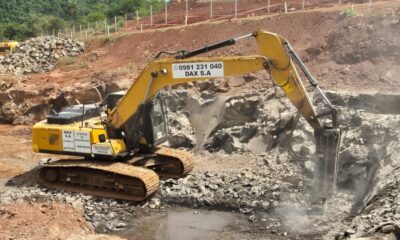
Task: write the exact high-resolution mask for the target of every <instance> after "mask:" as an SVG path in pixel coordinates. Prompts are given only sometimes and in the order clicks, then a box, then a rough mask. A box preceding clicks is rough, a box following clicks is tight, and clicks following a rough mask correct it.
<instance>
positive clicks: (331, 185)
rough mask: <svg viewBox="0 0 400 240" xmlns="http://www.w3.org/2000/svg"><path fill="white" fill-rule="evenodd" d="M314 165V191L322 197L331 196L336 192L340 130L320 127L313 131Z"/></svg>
mask: <svg viewBox="0 0 400 240" xmlns="http://www.w3.org/2000/svg"><path fill="white" fill-rule="evenodd" d="M314 135H315V142H316V149H315V156H316V158H317V159H316V166H315V169H314V181H315V184H316V189H315V190H316V193H317V195H319V197H321V198H323V199H329V198H331V197H332V196H333V195H334V194H335V192H336V180H337V170H338V159H339V146H340V139H341V130H340V129H339V128H321V129H316V130H315V131H314Z"/></svg>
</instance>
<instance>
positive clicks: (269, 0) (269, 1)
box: [267, 0, 271, 14]
mask: <svg viewBox="0 0 400 240" xmlns="http://www.w3.org/2000/svg"><path fill="white" fill-rule="evenodd" d="M270 3H271V0H268V4H267V11H268V14H269V5H270Z"/></svg>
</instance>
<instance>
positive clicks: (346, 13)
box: [340, 8, 357, 18]
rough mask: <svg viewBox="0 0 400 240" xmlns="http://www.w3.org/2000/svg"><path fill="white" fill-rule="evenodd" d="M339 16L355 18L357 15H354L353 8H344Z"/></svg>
mask: <svg viewBox="0 0 400 240" xmlns="http://www.w3.org/2000/svg"><path fill="white" fill-rule="evenodd" d="M340 16H343V17H346V18H347V17H355V16H357V13H356V11H354V9H353V8H346V9H345V10H343V11H342V12H341V13H340Z"/></svg>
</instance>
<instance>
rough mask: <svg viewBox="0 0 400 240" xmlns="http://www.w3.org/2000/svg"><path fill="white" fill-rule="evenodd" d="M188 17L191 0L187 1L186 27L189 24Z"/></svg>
mask: <svg viewBox="0 0 400 240" xmlns="http://www.w3.org/2000/svg"><path fill="white" fill-rule="evenodd" d="M188 16H189V0H186V13H185V25H187V24H188Z"/></svg>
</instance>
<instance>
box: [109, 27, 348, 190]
mask: <svg viewBox="0 0 400 240" xmlns="http://www.w3.org/2000/svg"><path fill="white" fill-rule="evenodd" d="M246 38H255V39H256V41H257V43H258V46H259V55H252V56H237V57H208V58H205V57H200V58H195V56H197V55H199V54H202V53H205V52H209V51H212V50H215V49H218V48H222V47H225V46H229V45H233V44H235V43H236V42H237V41H239V40H243V39H246ZM161 54H162V53H160V54H159V55H158V56H157V58H158V57H159V56H160V55H161ZM295 64H297V66H298V67H299V68H300V70H301V71H302V72H303V73H304V75H305V76H306V77H307V79H308V80H309V83H310V85H312V86H313V87H314V88H315V89H316V90H317V92H318V93H319V94H320V95H321V96H322V98H323V100H324V101H325V103H326V105H327V108H328V110H327V111H325V112H322V113H319V114H317V113H316V111H315V109H314V107H313V104H312V102H311V100H310V97H309V95H308V94H307V91H306V89H305V87H304V84H303V82H302V80H301V78H300V75H299V73H298V71H297V69H296V66H295ZM260 70H266V71H267V72H268V73H269V74H270V77H271V79H272V81H273V82H274V83H275V84H276V85H278V86H279V87H280V88H281V89H282V91H283V92H284V93H285V95H286V96H287V97H288V98H289V100H290V101H291V102H292V103H293V105H294V106H295V107H296V108H297V109H298V111H299V113H300V114H301V115H302V116H303V117H304V118H305V119H306V121H307V122H308V123H309V124H310V125H311V126H312V127H313V128H314V129H315V138H316V158H317V161H316V163H317V167H316V171H315V177H316V180H317V181H316V182H317V184H318V186H317V187H318V189H319V190H318V191H319V192H320V193H321V194H322V195H323V197H329V196H330V195H332V194H333V193H334V192H335V186H336V175H337V162H338V148H339V145H340V135H341V132H340V129H339V127H338V123H337V111H336V109H335V108H334V107H333V106H332V104H331V103H330V101H329V99H328V98H327V97H326V96H325V94H324V93H323V92H322V91H321V89H320V88H319V86H318V82H317V81H316V79H315V78H314V77H313V76H312V74H311V73H310V72H309V71H308V69H307V68H306V66H305V65H304V63H303V62H302V61H301V59H300V58H299V56H298V55H297V53H296V52H295V51H294V49H293V48H292V47H291V45H290V44H289V43H288V41H287V40H285V39H284V38H283V37H281V36H280V35H278V34H275V33H271V32H267V31H256V32H254V33H251V34H248V35H244V36H241V37H238V38H232V39H228V40H225V41H223V42H220V43H216V44H214V45H211V46H206V47H204V48H200V49H197V50H194V51H179V52H177V53H176V54H175V58H164V59H160V60H155V61H153V62H151V63H150V64H149V65H147V67H146V68H145V69H144V70H143V71H142V72H141V73H140V75H139V76H138V78H137V79H136V81H135V82H134V83H133V84H132V86H131V87H130V89H129V90H128V91H127V93H126V94H125V96H124V97H123V98H122V99H121V100H120V101H119V102H118V104H117V105H116V107H115V108H114V109H112V110H111V112H110V113H109V115H108V128H109V130H110V131H111V132H115V131H120V132H121V133H122V135H123V136H124V137H125V138H126V139H129V142H130V144H128V148H133V147H134V145H135V144H137V143H139V141H140V139H141V138H142V137H143V136H141V135H140V134H138V133H140V132H141V131H138V129H141V128H140V126H139V125H141V124H143V122H144V121H145V119H143V116H146V114H143V112H144V110H143V106H145V105H146V104H147V103H148V102H149V101H151V100H152V99H153V98H154V97H155V95H156V94H157V93H158V92H159V91H160V90H161V89H163V88H165V87H167V86H172V85H176V84H180V83H186V82H193V81H201V80H207V79H212V78H217V77H228V76H235V75H243V74H247V73H252V72H257V71H260ZM143 90H144V91H143ZM325 116H330V117H331V125H330V126H323V125H322V124H321V121H320V118H322V117H325ZM129 145H130V146H129Z"/></svg>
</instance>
